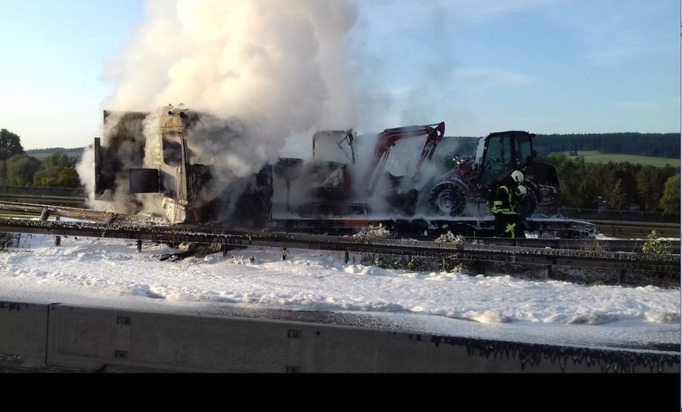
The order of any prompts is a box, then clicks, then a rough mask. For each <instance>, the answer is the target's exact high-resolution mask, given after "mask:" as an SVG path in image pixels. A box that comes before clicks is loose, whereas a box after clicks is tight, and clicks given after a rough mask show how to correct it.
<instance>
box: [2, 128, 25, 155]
mask: <svg viewBox="0 0 682 412" xmlns="http://www.w3.org/2000/svg"><path fill="white" fill-rule="evenodd" d="M22 154H24V148H23V147H22V146H21V138H20V137H19V136H17V135H15V134H14V133H12V132H10V131H8V130H7V129H2V130H0V160H7V159H9V158H10V157H12V156H15V155H22Z"/></svg>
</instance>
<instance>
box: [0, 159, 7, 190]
mask: <svg viewBox="0 0 682 412" xmlns="http://www.w3.org/2000/svg"><path fill="white" fill-rule="evenodd" d="M0 185H2V186H6V185H7V162H5V161H4V160H0Z"/></svg>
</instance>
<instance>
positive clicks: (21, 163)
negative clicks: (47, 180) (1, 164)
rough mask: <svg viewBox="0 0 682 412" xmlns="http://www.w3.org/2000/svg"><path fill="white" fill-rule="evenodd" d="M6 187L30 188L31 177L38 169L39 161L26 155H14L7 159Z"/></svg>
mask: <svg viewBox="0 0 682 412" xmlns="http://www.w3.org/2000/svg"><path fill="white" fill-rule="evenodd" d="M6 163H7V179H6V184H7V185H8V186H30V184H31V182H32V181H33V175H34V174H35V173H36V172H37V171H38V169H39V168H40V160H38V159H36V158H35V157H31V156H26V155H23V154H21V155H14V156H12V157H10V158H9V159H7V162H6Z"/></svg>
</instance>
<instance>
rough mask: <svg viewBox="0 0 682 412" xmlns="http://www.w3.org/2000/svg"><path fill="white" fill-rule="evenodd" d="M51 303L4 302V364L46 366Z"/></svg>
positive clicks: (0, 318)
mask: <svg viewBox="0 0 682 412" xmlns="http://www.w3.org/2000/svg"><path fill="white" fill-rule="evenodd" d="M48 310H49V305H38V304H31V303H16V302H0V366H2V365H5V366H20V367H27V368H42V367H45V366H46V363H45V362H46V359H45V357H46V354H47V328H48Z"/></svg>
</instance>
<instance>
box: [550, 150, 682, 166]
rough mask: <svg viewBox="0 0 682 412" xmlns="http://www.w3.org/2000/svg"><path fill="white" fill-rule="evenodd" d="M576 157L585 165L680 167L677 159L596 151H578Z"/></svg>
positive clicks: (567, 154)
mask: <svg viewBox="0 0 682 412" xmlns="http://www.w3.org/2000/svg"><path fill="white" fill-rule="evenodd" d="M559 153H560V154H564V155H566V156H568V157H570V158H575V156H571V155H569V152H559ZM578 156H582V157H583V158H584V159H585V163H608V162H614V163H619V162H628V163H632V164H640V165H643V166H654V167H664V166H666V165H670V166H672V167H680V159H679V158H663V157H650V156H637V155H627V154H615V153H611V154H603V153H601V152H600V151H598V150H586V151H578Z"/></svg>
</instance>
